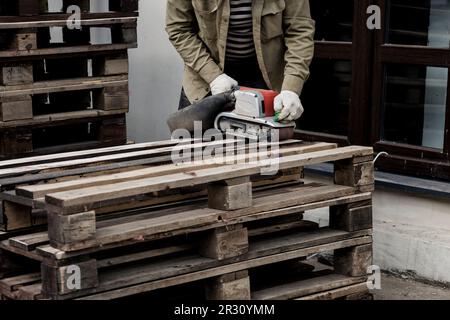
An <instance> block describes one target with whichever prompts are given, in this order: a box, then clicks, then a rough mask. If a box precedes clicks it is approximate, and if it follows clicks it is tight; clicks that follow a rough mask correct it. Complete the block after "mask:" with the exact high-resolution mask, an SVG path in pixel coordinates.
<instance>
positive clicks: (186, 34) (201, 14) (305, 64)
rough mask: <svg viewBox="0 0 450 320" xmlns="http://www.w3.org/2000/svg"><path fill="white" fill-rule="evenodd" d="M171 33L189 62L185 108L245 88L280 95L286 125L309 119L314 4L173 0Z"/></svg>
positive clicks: (168, 19)
mask: <svg viewBox="0 0 450 320" xmlns="http://www.w3.org/2000/svg"><path fill="white" fill-rule="evenodd" d="M166 30H167V33H168V35H169V39H170V41H171V42H172V44H173V45H174V47H175V48H176V50H177V51H178V52H179V54H180V55H181V57H182V58H183V60H184V63H185V72H184V79H183V92H182V97H181V100H180V108H184V107H186V106H188V105H190V104H191V103H193V102H196V101H198V100H201V99H203V98H204V97H205V96H207V95H208V94H210V93H211V94H213V95H214V94H218V93H223V92H226V91H229V90H231V89H232V88H233V87H235V86H237V85H240V86H246V87H253V88H261V89H273V90H276V91H278V92H280V94H279V95H278V96H277V97H276V98H275V111H278V112H280V116H279V119H280V120H285V121H293V120H297V119H298V118H300V117H301V115H302V114H303V111H304V110H303V106H302V104H301V101H300V97H299V96H300V94H301V91H302V89H303V85H304V83H305V81H306V80H307V79H308V76H309V65H310V63H311V60H312V57H313V54H314V40H313V37H314V21H313V20H312V19H311V15H310V7H309V0H168V1H167V16H166Z"/></svg>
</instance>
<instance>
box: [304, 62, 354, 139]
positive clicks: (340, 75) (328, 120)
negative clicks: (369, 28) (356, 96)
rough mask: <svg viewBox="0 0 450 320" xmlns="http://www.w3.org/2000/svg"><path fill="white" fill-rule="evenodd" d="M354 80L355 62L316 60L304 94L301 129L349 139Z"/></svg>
mask: <svg viewBox="0 0 450 320" xmlns="http://www.w3.org/2000/svg"><path fill="white" fill-rule="evenodd" d="M351 79H352V63H351V61H340V60H326V59H315V60H314V61H313V63H312V65H311V77H310V78H309V80H308V81H307V82H306V85H305V88H304V90H303V94H302V102H303V105H304V107H305V114H304V115H303V116H302V118H301V120H300V122H299V126H298V128H299V129H300V130H307V131H314V132H324V133H329V134H336V135H342V136H346V135H347V134H348V117H349V113H348V112H349V102H350V84H351Z"/></svg>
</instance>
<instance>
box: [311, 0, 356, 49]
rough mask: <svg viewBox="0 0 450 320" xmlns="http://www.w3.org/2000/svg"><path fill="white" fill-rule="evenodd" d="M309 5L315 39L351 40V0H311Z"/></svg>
mask: <svg viewBox="0 0 450 320" xmlns="http://www.w3.org/2000/svg"><path fill="white" fill-rule="evenodd" d="M310 5H311V15H312V17H313V19H314V20H315V21H316V35H315V39H316V40H319V41H345V42H351V41H352V27H353V0H339V1H336V0H313V1H310Z"/></svg>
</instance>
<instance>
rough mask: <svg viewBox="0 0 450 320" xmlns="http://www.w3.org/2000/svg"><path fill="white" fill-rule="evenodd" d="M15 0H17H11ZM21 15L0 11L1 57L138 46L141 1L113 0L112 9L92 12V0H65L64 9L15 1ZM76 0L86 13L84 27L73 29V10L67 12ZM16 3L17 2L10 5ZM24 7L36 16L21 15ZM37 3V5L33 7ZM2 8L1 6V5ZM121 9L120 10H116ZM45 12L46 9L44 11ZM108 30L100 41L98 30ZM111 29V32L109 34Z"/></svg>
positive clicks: (83, 21)
mask: <svg viewBox="0 0 450 320" xmlns="http://www.w3.org/2000/svg"><path fill="white" fill-rule="evenodd" d="M11 2H13V1H11ZM14 2H15V4H16V5H17V6H19V9H18V10H16V11H14V10H11V9H8V8H4V10H3V11H4V12H6V13H5V14H8V10H10V11H12V13H11V14H13V15H14V12H18V14H19V16H4V15H3V16H1V15H0V50H1V51H0V59H1V58H11V57H17V56H22V57H23V56H36V55H41V56H42V55H45V56H49V55H55V54H63V53H73V52H92V51H105V50H120V49H122V50H124V49H127V48H133V47H136V46H137V33H136V25H137V16H138V13H137V12H135V11H137V1H114V0H110V5H109V10H110V11H105V12H91V10H90V8H89V1H76V2H73V1H70V2H64V4H63V8H61V12H62V13H45V9H42V8H43V7H44V8H45V5H44V6H42V5H39V1H37V0H35V1H31V0H30V1H27V2H28V3H31V2H33V4H21V3H18V2H21V1H14ZM74 3H76V4H77V5H79V6H80V8H81V10H82V11H83V13H82V14H81V17H80V19H79V20H77V22H79V25H80V26H81V28H76V29H70V28H68V26H67V21H68V20H69V19H70V18H71V16H72V14H73V13H65V12H66V10H67V9H66V8H67V6H68V5H73V4H74ZM10 6H13V5H10ZM20 7H23V8H25V10H27V11H29V14H31V15H33V14H34V16H31V17H29V16H27V17H21V16H20V14H21V13H20ZM31 7H33V8H31ZM0 10H1V8H0ZM116 10H117V11H116ZM42 12H44V13H43V14H42ZM99 30H103V31H104V37H106V38H105V39H103V40H102V42H99V43H97V42H96V39H97V38H96V37H95V32H98V31H99ZM51 32H54V33H55V32H60V37H61V39H57V38H55V39H54V38H52V37H51ZM106 33H107V34H106Z"/></svg>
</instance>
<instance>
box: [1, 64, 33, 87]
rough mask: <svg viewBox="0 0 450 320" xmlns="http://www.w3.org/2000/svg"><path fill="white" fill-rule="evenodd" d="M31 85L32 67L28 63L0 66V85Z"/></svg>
mask: <svg viewBox="0 0 450 320" xmlns="http://www.w3.org/2000/svg"><path fill="white" fill-rule="evenodd" d="M30 83H33V65H32V64H30V63H20V64H10V65H9V64H6V65H2V66H0V84H1V85H4V86H11V85H12V86H13V85H20V84H30Z"/></svg>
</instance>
